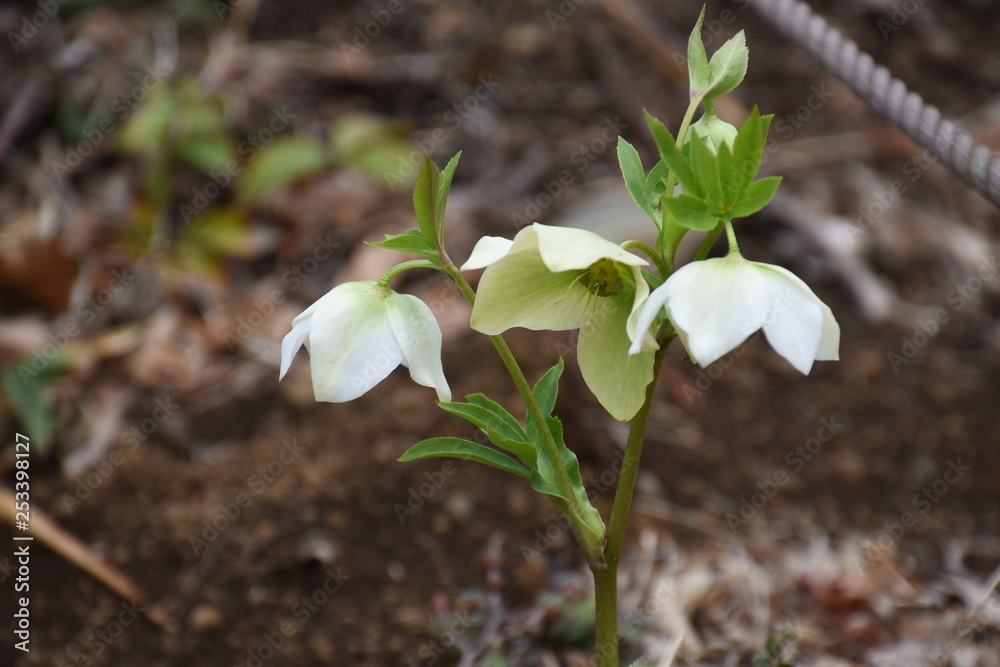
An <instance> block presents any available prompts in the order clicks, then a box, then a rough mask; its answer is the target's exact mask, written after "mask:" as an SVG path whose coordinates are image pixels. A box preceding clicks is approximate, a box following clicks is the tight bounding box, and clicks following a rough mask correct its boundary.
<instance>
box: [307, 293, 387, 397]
mask: <svg viewBox="0 0 1000 667" xmlns="http://www.w3.org/2000/svg"><path fill="white" fill-rule="evenodd" d="M374 286H375V283H374V282H372V281H366V282H360V283H345V284H343V285H338V286H337V287H336V288H334V289H333V290H332V291H331V292H330V293H329V294H327V296H326V297H324V298H323V299H322V300H321V301H322V303H320V302H317V306H318V307H317V308H316V309H315V310H314V311H313V313H312V318H311V324H312V330H311V331H310V333H309V340H308V347H309V355H310V360H311V366H312V380H313V394H314V395H315V397H316V400H317V401H329V402H331V403H342V402H344V401H350V400H353V399H355V398H357V397H359V396H361V395H362V394H364V393H365V392H367V391H368V390H369V389H371V388H372V387H374V386H375V385H377V384H378V383H379V382H381V381H382V380H384V379H385V378H386V376H388V375H389V373H391V372H392V371H393V369H394V368H396V366H398V365H399V364H400V362H401V361H402V360H403V352H402V350H401V349H400V347H399V344H398V343H397V342H396V336H395V335H394V333H393V330H392V326H391V325H390V324H389V315H388V308H387V304H386V301H385V299H383V298H380V297H379V296H378V295H376V293H375V292H374V291H373V288H374Z"/></svg>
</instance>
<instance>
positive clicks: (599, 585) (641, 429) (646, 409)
mask: <svg viewBox="0 0 1000 667" xmlns="http://www.w3.org/2000/svg"><path fill="white" fill-rule="evenodd" d="M661 338H664V340H660V349H659V350H657V352H656V355H655V357H654V361H653V364H654V365H653V381H652V382H650V383H649V386H647V387H646V400H645V402H644V403H643V404H642V407H641V408H639V412H637V413H636V415H635V417H634V418H633V419H632V424H631V426H630V427H629V432H628V440H627V441H626V443H625V458H624V459H623V460H622V471H621V474H620V475H619V477H618V489H617V491H616V492H615V501H614V505H613V506H612V508H611V521H610V522H609V523H608V542H607V545H606V546H605V548H604V561H605V563H606V564H607V566H606V567H604V568H603V569H596V568H592V570H593V573H594V595H595V603H596V621H597V645H596V649H597V665H598V667H618V559H619V557H620V556H621V551H622V544H623V543H624V541H625V528H626V525H627V524H628V515H629V511H630V510H631V508H632V493H633V491H634V489H635V480H636V476H637V475H638V473H639V460H640V458H641V457H642V445H643V442H644V441H645V439H646V425H647V424H648V422H649V413H650V411H651V410H652V407H653V396H654V393H655V391H656V380H657V378H658V377H659V374H660V367H661V366H662V364H663V356H664V354H666V350H667V346H668V345H669V343H670V340H671V337H666V336H661Z"/></svg>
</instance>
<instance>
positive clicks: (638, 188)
mask: <svg viewBox="0 0 1000 667" xmlns="http://www.w3.org/2000/svg"><path fill="white" fill-rule="evenodd" d="M618 164H619V165H620V166H621V170H622V177H623V178H624V179H625V187H626V189H628V192H629V194H630V195H632V199H633V200H634V201H635V203H636V204H637V205H638V206H639V208H641V209H642V210H643V211H645V213H646V215H648V216H649V217H650V218H652V219H653V222H656V223H657V225H658V224H659V220H658V218H659V214H658V213H657V211H656V210H655V209H654V208H653V201H654V200H653V197H652V195H651V193H650V191H649V187H648V184H647V181H646V170H645V169H643V166H642V159H641V158H640V157H639V151H637V150H636V149H635V147H634V146H632V144H630V143H629V142H627V141H625V139H624V138H623V137H618Z"/></svg>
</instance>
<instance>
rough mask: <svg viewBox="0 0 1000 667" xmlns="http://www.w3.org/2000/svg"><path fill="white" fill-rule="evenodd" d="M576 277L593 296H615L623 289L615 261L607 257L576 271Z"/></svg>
mask: <svg viewBox="0 0 1000 667" xmlns="http://www.w3.org/2000/svg"><path fill="white" fill-rule="evenodd" d="M576 279H577V280H578V281H580V284H581V285H583V286H584V287H586V288H587V291H588V292H590V293H591V294H593V295H594V296H617V295H619V294H621V293H622V290H623V289H625V285H624V283H623V282H622V278H621V276H620V275H619V274H618V269H617V268H616V267H615V263H614V262H613V261H612V260H610V259H608V258H607V257H605V258H603V259H599V260H597V261H596V262H594V263H593V264H591V265H590V266H588V267H587V268H586V269H582V270H580V271H577V272H576Z"/></svg>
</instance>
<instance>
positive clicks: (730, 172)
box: [715, 143, 740, 210]
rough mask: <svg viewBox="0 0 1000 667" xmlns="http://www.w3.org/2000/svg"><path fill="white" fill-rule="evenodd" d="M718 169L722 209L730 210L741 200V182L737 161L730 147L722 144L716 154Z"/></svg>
mask: <svg viewBox="0 0 1000 667" xmlns="http://www.w3.org/2000/svg"><path fill="white" fill-rule="evenodd" d="M715 158H716V160H715V162H716V167H717V169H718V170H719V185H720V186H721V187H722V209H723V210H728V209H730V208H732V206H733V204H734V203H735V202H736V200H737V199H738V198H739V194H740V181H739V179H738V178H737V177H736V161H735V160H734V159H733V151H732V149H730V148H729V145H728V144H726V143H722V144H720V145H719V148H718V149H717V151H716V154H715Z"/></svg>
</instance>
